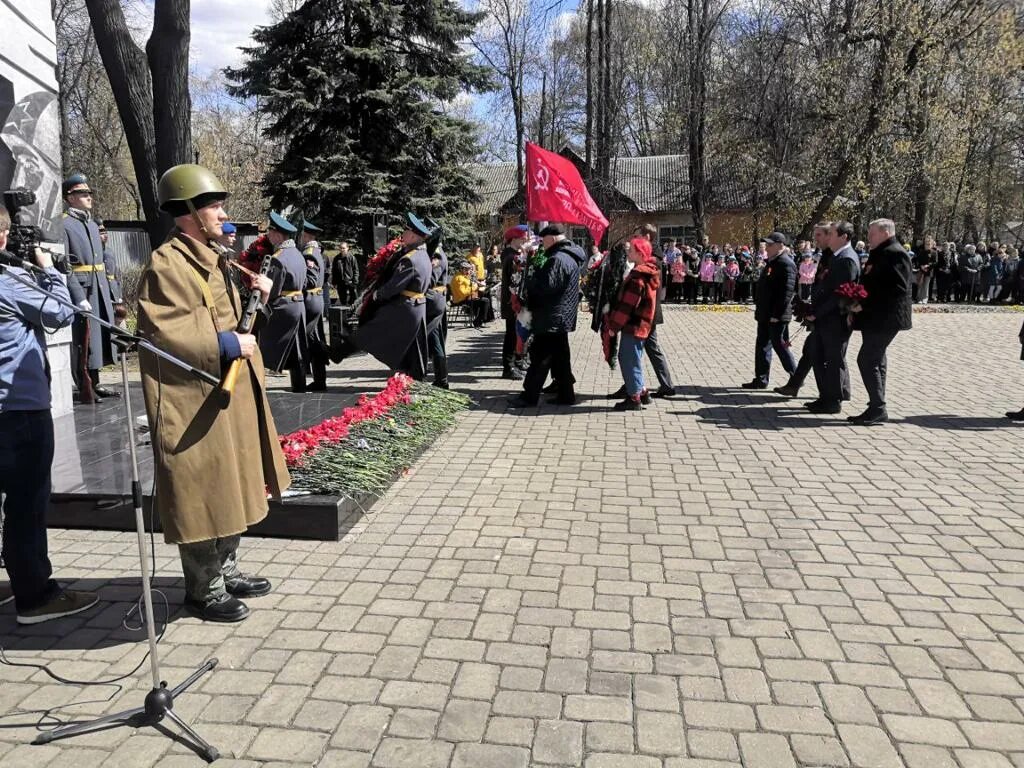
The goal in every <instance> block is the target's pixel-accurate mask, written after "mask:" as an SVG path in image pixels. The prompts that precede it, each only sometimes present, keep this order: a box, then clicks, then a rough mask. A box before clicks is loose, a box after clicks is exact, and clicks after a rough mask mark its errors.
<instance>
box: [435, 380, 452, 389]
mask: <svg viewBox="0 0 1024 768" xmlns="http://www.w3.org/2000/svg"><path fill="white" fill-rule="evenodd" d="M434 386H435V387H437V388H438V389H450V387H449V386H448V382H447V381H435V382H434Z"/></svg>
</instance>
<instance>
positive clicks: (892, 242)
mask: <svg viewBox="0 0 1024 768" xmlns="http://www.w3.org/2000/svg"><path fill="white" fill-rule="evenodd" d="M912 272H913V270H912V269H911V266H910V256H909V255H908V254H907V252H906V251H905V250H903V246H902V245H900V243H899V241H898V240H897V239H896V238H895V237H890V238H889V239H888V240H886V241H885V242H884V243H882V244H881V245H879V246H878V247H877V248H872V249H871V253H870V254H868V263H867V264H865V265H864V272H863V274H862V275H861V278H860V282H861V285H863V286H864V289H865V290H866V291H867V292H868V297H867V298H866V299H864V301H862V302H861V307H862V309H861V311H860V312H858V313H857V314H855V315H854V320H853V327H854V328H855V329H856V330H858V331H907V330H910V327H911V325H912V321H911V315H912V313H913V310H912V308H911V286H912V285H913V275H912Z"/></svg>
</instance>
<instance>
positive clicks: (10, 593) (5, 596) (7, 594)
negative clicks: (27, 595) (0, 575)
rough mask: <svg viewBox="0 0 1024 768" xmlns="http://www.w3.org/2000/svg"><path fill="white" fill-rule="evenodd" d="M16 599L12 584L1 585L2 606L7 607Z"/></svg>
mask: <svg viewBox="0 0 1024 768" xmlns="http://www.w3.org/2000/svg"><path fill="white" fill-rule="evenodd" d="M13 599H14V590H13V589H11V585H10V584H0V605H7V604H8V603H9V602H11V600H13Z"/></svg>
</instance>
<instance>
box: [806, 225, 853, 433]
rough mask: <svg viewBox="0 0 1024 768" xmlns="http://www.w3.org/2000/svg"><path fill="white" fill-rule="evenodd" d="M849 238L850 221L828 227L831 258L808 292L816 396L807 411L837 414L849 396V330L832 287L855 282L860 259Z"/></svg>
mask: <svg viewBox="0 0 1024 768" xmlns="http://www.w3.org/2000/svg"><path fill="white" fill-rule="evenodd" d="M852 237H853V224H851V223H850V222H848V221H835V222H833V223H832V225H831V226H830V227H829V229H828V235H827V238H828V247H829V249H830V250H831V251H832V258H831V259H829V262H828V266H827V268H826V269H825V270H824V272H823V273H822V274H821V279H820V280H818V281H817V282H815V284H814V292H813V293H812V295H811V314H810V315H808V316H807V319H808V320H810V321H812V322H813V323H814V333H813V334H812V336H811V338H812V339H813V340H814V351H813V353H812V359H813V360H814V380H815V381H816V382H817V384H818V399H817V400H815V401H813V402H810V403H807V404H806V407H807V410H809V411H810V412H811V413H839V412H840V411H842V409H843V406H842V401H843V400H849V399H850V372H849V371H848V370H847V368H846V348H847V346H849V343H850V334H851V333H852V331H851V329H850V323H849V320H848V315H847V314H846V312H845V311H844V308H843V306H842V304H841V302H840V300H839V295H838V294H837V293H836V290H837V289H838V288H839V286H841V285H843V284H844V283H855V282H857V278H858V277H859V276H860V258H859V257H858V256H857V252H856V251H854V250H853V246H852V245H851V244H850V239H851V238H852Z"/></svg>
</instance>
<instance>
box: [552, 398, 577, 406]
mask: <svg viewBox="0 0 1024 768" xmlns="http://www.w3.org/2000/svg"><path fill="white" fill-rule="evenodd" d="M548 402H549V403H551V405H576V398H575V397H567V398H562V397H549V398H548Z"/></svg>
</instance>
